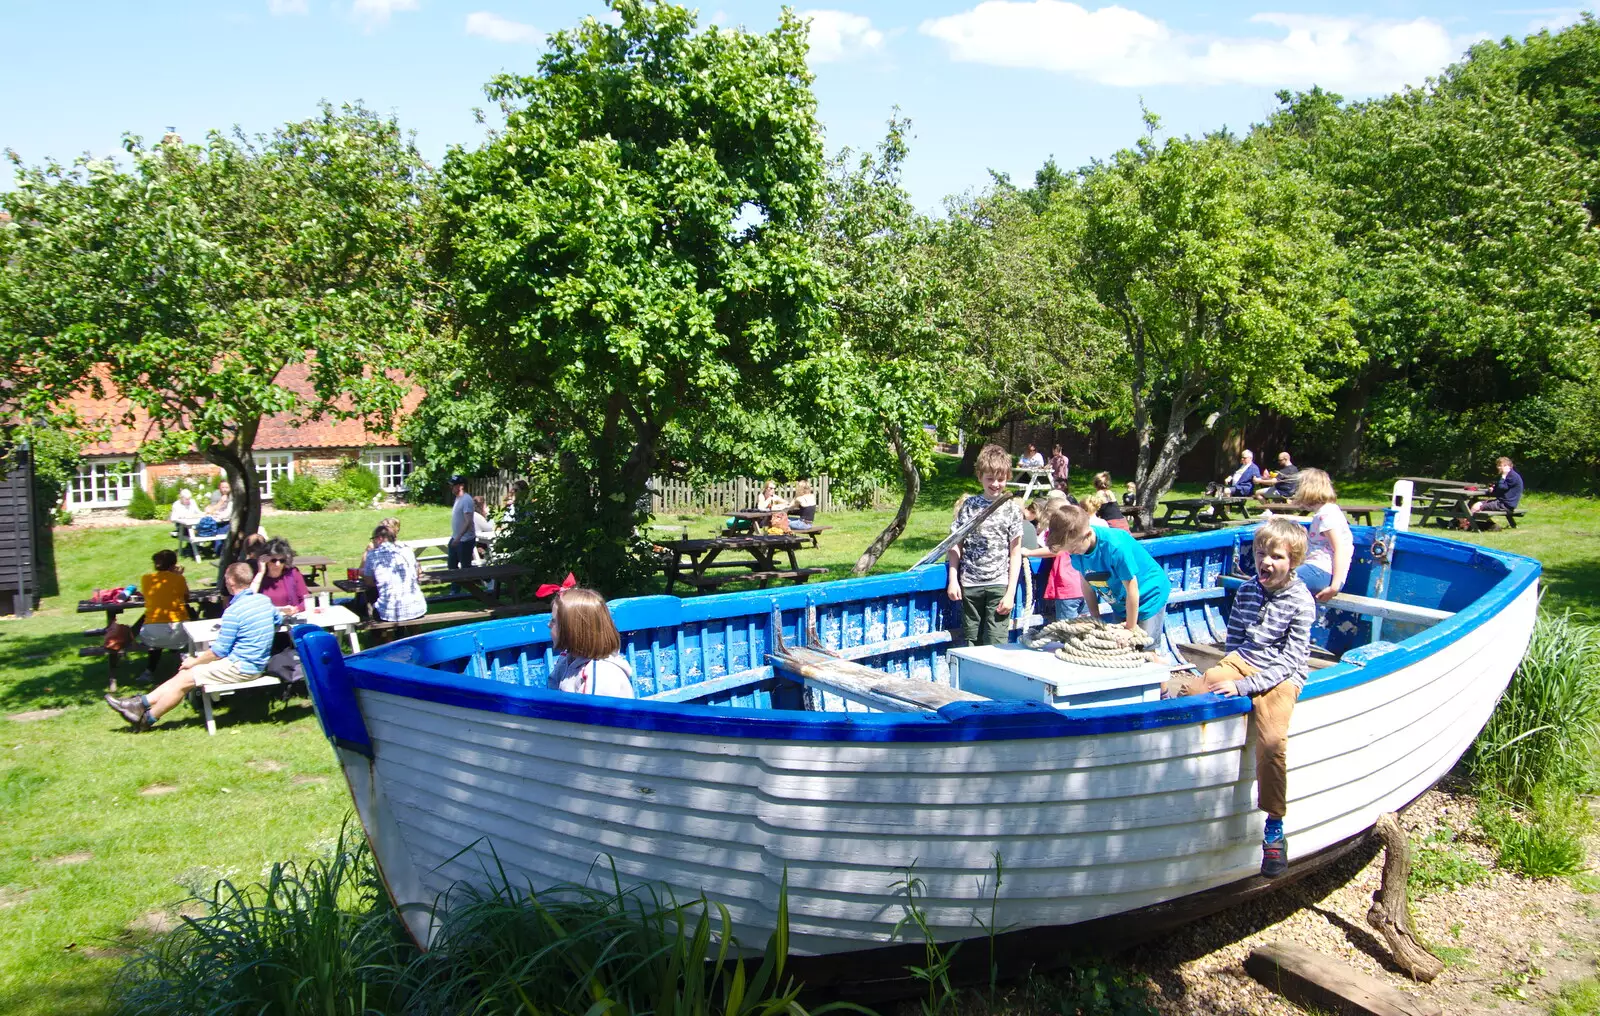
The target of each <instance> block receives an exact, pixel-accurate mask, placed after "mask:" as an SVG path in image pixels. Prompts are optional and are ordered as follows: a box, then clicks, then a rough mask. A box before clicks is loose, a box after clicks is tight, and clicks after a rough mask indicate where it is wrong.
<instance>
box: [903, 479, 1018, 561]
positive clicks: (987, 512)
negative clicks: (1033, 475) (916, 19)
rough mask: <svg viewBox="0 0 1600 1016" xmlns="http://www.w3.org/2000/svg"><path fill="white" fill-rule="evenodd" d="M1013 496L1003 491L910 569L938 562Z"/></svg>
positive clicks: (1009, 492)
mask: <svg viewBox="0 0 1600 1016" xmlns="http://www.w3.org/2000/svg"><path fill="white" fill-rule="evenodd" d="M1015 496H1016V495H1015V494H1013V493H1011V491H1009V490H1007V491H1003V492H1002V493H1001V494H1000V496H999V497H997V498H995V499H994V503H993V504H991V505H990V506H989V507H987V508H985V509H984V510H983V511H981V512H979V513H978V514H977V516H976V517H975V518H973V520H972V521H971V522H968V523H967V524H966V525H964V526H962V527H961V528H960V529H957V530H956V531H955V532H953V533H951V534H950V535H949V536H946V537H945V538H944V539H943V540H940V541H939V545H938V546H937V547H935V548H933V549H932V550H930V551H928V552H927V553H926V554H924V555H922V558H921V560H919V561H918V562H917V563H916V564H914V565H912V566H911V567H912V568H921V567H922V566H923V565H925V564H932V563H933V562H935V561H937V560H939V558H940V556H941V555H943V554H944V552H945V551H947V550H949V549H950V548H951V547H953V546H955V545H956V544H957V543H960V542H961V541H962V540H965V539H966V538H967V534H968V533H970V532H972V531H973V530H974V529H976V528H978V527H979V526H981V525H983V520H984V519H987V518H988V517H989V516H991V515H993V514H994V510H995V509H996V508H998V507H1000V506H1001V505H1002V504H1005V503H1006V502H1007V501H1009V500H1011V499H1012V498H1013V497H1015Z"/></svg>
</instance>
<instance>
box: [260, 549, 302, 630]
mask: <svg viewBox="0 0 1600 1016" xmlns="http://www.w3.org/2000/svg"><path fill="white" fill-rule="evenodd" d="M259 561H260V570H259V571H257V572H256V581H255V586H256V591H257V592H259V593H260V594H261V595H263V596H265V597H266V598H267V599H269V600H271V601H272V605H273V606H274V607H275V608H277V611H278V613H280V614H283V615H286V616H287V615H293V614H298V613H300V612H301V611H302V610H305V609H306V578H305V576H304V575H301V574H300V569H298V568H296V567H295V566H294V548H293V547H291V546H289V541H288V540H285V539H283V538H282V537H277V538H275V539H271V540H268V541H267V545H266V549H265V550H264V551H263V552H262V554H261V556H260V559H259Z"/></svg>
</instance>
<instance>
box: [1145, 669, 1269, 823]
mask: <svg viewBox="0 0 1600 1016" xmlns="http://www.w3.org/2000/svg"><path fill="white" fill-rule="evenodd" d="M1257 669H1258V668H1256V667H1255V666H1253V665H1252V664H1250V663H1249V662H1247V661H1246V660H1245V659H1244V657H1242V656H1240V655H1239V654H1238V653H1229V654H1228V655H1227V656H1224V657H1223V658H1222V659H1221V660H1219V661H1218V662H1217V665H1216V666H1215V667H1212V668H1211V669H1210V670H1208V671H1206V673H1205V676H1204V677H1202V678H1188V679H1185V680H1184V681H1182V682H1181V684H1180V685H1179V687H1177V688H1176V689H1174V691H1176V693H1177V694H1179V695H1199V694H1202V693H1203V692H1205V690H1206V688H1207V686H1208V685H1209V684H1212V683H1215V682H1217V681H1237V680H1239V679H1241V678H1245V677H1250V676H1252V675H1253V674H1255V673H1256V672H1257ZM1299 698H1300V689H1299V688H1297V687H1295V683H1294V682H1293V681H1283V682H1280V683H1279V684H1276V685H1274V686H1273V687H1271V688H1268V689H1267V690H1266V691H1264V692H1261V693H1260V694H1258V695H1252V696H1250V699H1251V701H1250V736H1251V737H1252V738H1254V739H1255V742H1256V807H1258V808H1260V809H1261V810H1262V811H1264V812H1266V813H1267V814H1268V815H1275V816H1277V817H1278V818H1282V817H1283V816H1284V814H1285V813H1286V812H1287V811H1288V810H1289V717H1290V716H1292V715H1293V714H1294V704H1295V702H1296V701H1297V700H1298V699H1299Z"/></svg>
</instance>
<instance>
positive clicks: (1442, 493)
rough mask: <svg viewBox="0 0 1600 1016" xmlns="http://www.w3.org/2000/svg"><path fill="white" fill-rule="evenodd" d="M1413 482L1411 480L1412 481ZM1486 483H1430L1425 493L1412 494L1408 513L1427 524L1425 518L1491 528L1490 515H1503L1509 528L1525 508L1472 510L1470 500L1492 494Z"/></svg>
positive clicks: (1514, 525)
mask: <svg viewBox="0 0 1600 1016" xmlns="http://www.w3.org/2000/svg"><path fill="white" fill-rule="evenodd" d="M1413 482H1415V481H1413ZM1492 496H1493V495H1492V494H1491V492H1490V490H1489V488H1488V487H1480V486H1477V485H1475V484H1473V485H1462V486H1453V487H1444V486H1439V487H1433V488H1431V489H1430V490H1429V491H1428V492H1427V493H1425V494H1421V495H1418V496H1417V497H1414V498H1413V499H1412V502H1411V514H1412V516H1413V517H1414V518H1415V519H1416V522H1417V525H1419V526H1421V525H1427V524H1428V523H1429V522H1434V523H1437V524H1439V525H1441V526H1451V525H1461V523H1467V524H1468V525H1474V526H1475V525H1478V524H1480V523H1482V524H1483V525H1484V527H1485V528H1493V521H1492V519H1491V517H1490V516H1492V515H1503V516H1505V520H1506V524H1507V525H1509V526H1510V527H1511V528H1512V529H1515V528H1517V519H1518V518H1519V517H1521V516H1523V515H1525V514H1527V512H1526V510H1525V509H1523V508H1521V507H1520V506H1519V507H1517V508H1512V509H1509V510H1505V511H1498V512H1478V513H1476V514H1474V513H1473V512H1472V503H1473V502H1474V501H1483V500H1487V499H1488V498H1490V497H1492Z"/></svg>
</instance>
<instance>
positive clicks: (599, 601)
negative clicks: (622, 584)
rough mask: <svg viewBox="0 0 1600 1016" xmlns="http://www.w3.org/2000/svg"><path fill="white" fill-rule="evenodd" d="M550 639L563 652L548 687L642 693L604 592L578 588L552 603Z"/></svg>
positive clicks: (630, 694) (631, 695) (621, 694)
mask: <svg viewBox="0 0 1600 1016" xmlns="http://www.w3.org/2000/svg"><path fill="white" fill-rule="evenodd" d="M550 642H551V644H552V645H553V646H554V647H555V649H556V650H557V651H558V652H559V653H560V654H561V655H560V656H559V657H557V658H556V663H555V666H554V667H552V668H551V670H550V679H549V686H550V687H551V688H555V689H557V690H559V691H568V692H574V693H576V694H579V695H609V696H611V697H612V698H637V697H638V695H637V693H636V692H635V691H634V690H633V667H632V666H630V665H629V663H628V661H627V658H626V657H624V656H623V655H622V637H621V636H619V635H618V634H617V626H616V623H615V622H614V621H612V620H611V609H610V608H609V607H607V606H606V601H605V597H603V596H601V595H600V594H599V593H597V592H595V591H594V590H593V589H584V588H582V587H573V588H571V589H565V590H562V591H561V592H559V593H557V594H556V598H555V601H554V602H553V603H551V605H550Z"/></svg>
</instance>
